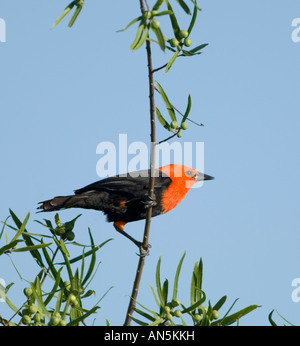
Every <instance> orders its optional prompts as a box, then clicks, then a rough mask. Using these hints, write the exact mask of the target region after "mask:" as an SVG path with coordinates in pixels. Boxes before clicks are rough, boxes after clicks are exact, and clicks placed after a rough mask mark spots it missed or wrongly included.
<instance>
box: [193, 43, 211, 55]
mask: <svg viewBox="0 0 300 346" xmlns="http://www.w3.org/2000/svg"><path fill="white" fill-rule="evenodd" d="M206 46H208V43H203V44H200V45H199V46H197V47H195V48H193V49H191V50H189V53H192V54H195V53H197V52H198V51H199V50H201V49H203V48H205V47H206Z"/></svg>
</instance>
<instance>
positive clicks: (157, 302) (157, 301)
mask: <svg viewBox="0 0 300 346" xmlns="http://www.w3.org/2000/svg"><path fill="white" fill-rule="evenodd" d="M149 286H150V289H151V291H152V294H153V296H154V299H155V302H156V305H157V306H158V307H159V308H160V303H159V300H158V298H157V295H156V294H155V291H154V288H153V287H152V286H151V285H149Z"/></svg>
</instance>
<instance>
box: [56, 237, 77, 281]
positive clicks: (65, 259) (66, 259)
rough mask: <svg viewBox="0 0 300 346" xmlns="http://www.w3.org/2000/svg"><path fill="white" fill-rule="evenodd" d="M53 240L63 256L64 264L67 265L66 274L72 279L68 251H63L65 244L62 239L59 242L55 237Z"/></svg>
mask: <svg viewBox="0 0 300 346" xmlns="http://www.w3.org/2000/svg"><path fill="white" fill-rule="evenodd" d="M54 240H55V243H56V245H57V246H58V248H59V250H60V252H61V254H62V255H63V258H64V264H65V265H66V267H67V271H68V274H69V279H70V281H72V280H73V273H72V269H71V264H70V261H69V258H68V256H69V252H68V251H65V250H66V246H65V243H64V241H63V239H61V240H60V242H59V241H58V240H56V239H54Z"/></svg>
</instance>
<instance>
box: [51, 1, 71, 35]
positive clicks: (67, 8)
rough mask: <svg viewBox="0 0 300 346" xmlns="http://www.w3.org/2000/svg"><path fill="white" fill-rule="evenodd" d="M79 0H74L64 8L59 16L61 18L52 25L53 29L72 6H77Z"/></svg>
mask: <svg viewBox="0 0 300 346" xmlns="http://www.w3.org/2000/svg"><path fill="white" fill-rule="evenodd" d="M76 2H77V0H74V1H72V2H71V3H70V4H69V5H68V6H67V7H66V8H65V10H64V12H63V13H62V14H61V15H60V16H59V18H58V19H57V20H56V21H55V23H54V24H53V25H52V27H51V29H53V28H54V27H56V25H57V24H59V23H60V22H61V21H62V20H63V19H64V18H65V16H66V15H67V14H68V13H69V12H70V11H71V10H72V8H73V7H74V6H75V4H76Z"/></svg>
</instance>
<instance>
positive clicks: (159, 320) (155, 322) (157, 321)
mask: <svg viewBox="0 0 300 346" xmlns="http://www.w3.org/2000/svg"><path fill="white" fill-rule="evenodd" d="M163 320H164V319H163V318H159V319H158V320H156V321H154V322H153V323H151V324H149V326H150V327H151V326H157V325H159V324H161V322H162V321H163Z"/></svg>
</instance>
